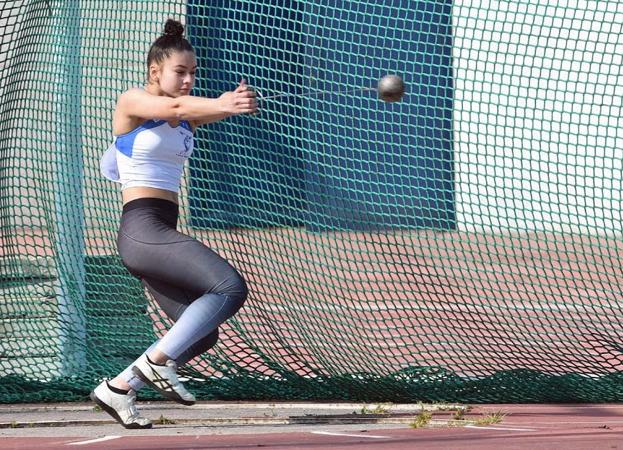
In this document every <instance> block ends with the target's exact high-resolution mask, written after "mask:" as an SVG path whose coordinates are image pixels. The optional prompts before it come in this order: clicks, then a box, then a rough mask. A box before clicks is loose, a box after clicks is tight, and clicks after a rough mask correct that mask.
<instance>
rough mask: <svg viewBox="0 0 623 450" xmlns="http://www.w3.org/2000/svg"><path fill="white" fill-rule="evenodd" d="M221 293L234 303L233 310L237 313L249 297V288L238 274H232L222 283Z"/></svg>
mask: <svg viewBox="0 0 623 450" xmlns="http://www.w3.org/2000/svg"><path fill="white" fill-rule="evenodd" d="M221 293H222V294H223V295H225V296H226V297H227V298H228V300H229V301H230V302H234V310H235V311H238V310H239V309H240V308H241V307H242V305H243V304H244V302H245V301H246V300H247V297H248V296H249V288H248V287H247V283H246V281H245V279H244V278H243V277H242V276H241V275H240V274H239V273H238V272H234V273H233V274H231V275H230V276H229V277H228V279H227V281H226V282H225V283H224V290H223V291H222V292H221Z"/></svg>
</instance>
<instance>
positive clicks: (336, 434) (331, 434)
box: [310, 431, 390, 439]
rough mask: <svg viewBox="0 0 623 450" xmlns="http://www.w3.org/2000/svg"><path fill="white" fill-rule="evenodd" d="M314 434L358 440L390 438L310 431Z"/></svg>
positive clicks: (387, 437) (386, 437) (385, 437)
mask: <svg viewBox="0 0 623 450" xmlns="http://www.w3.org/2000/svg"><path fill="white" fill-rule="evenodd" d="M310 433H312V434H324V435H326V436H345V437H356V438H370V439H389V438H390V436H377V435H374V434H347V433H333V432H331V431H310Z"/></svg>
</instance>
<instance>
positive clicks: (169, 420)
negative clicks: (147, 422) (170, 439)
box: [154, 414, 177, 425]
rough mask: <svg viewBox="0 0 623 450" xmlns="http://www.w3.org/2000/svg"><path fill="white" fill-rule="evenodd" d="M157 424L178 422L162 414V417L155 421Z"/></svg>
mask: <svg viewBox="0 0 623 450" xmlns="http://www.w3.org/2000/svg"><path fill="white" fill-rule="evenodd" d="M154 423H155V424H156V425H175V424H176V423H177V422H176V421H175V420H173V419H169V418H167V417H164V416H163V415H162V414H160V417H159V418H158V419H156V420H155V421H154Z"/></svg>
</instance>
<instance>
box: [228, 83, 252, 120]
mask: <svg viewBox="0 0 623 450" xmlns="http://www.w3.org/2000/svg"><path fill="white" fill-rule="evenodd" d="M219 101H220V102H221V103H222V105H223V109H224V110H225V111H226V112H227V113H228V114H232V115H235V114H255V113H257V99H256V98H255V91H253V89H251V88H250V87H249V86H248V85H247V82H246V80H245V79H242V80H241V81H240V84H239V85H238V87H237V88H236V89H235V90H233V91H231V92H225V93H223V94H222V95H221V96H220V97H219Z"/></svg>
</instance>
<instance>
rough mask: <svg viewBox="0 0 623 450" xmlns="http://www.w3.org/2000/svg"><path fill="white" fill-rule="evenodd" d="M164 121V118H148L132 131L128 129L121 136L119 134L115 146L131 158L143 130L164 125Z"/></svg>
mask: <svg viewBox="0 0 623 450" xmlns="http://www.w3.org/2000/svg"><path fill="white" fill-rule="evenodd" d="M164 122H165V121H164V120H148V121H146V122H144V123H142V124H141V125H139V126H138V127H136V128H135V129H133V130H132V131H128V132H127V133H125V134H120V135H119V136H117V140H116V141H115V146H116V147H117V150H119V151H120V152H121V153H123V154H124V155H126V156H127V157H129V158H131V157H132V149H133V148H134V140H135V139H136V136H138V134H139V133H140V132H141V131H145V130H149V129H151V128H156V127H158V126H160V125H162V124H163V123H164Z"/></svg>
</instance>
